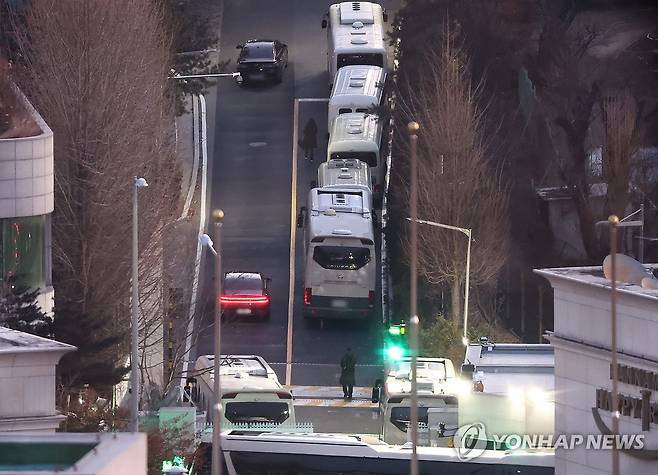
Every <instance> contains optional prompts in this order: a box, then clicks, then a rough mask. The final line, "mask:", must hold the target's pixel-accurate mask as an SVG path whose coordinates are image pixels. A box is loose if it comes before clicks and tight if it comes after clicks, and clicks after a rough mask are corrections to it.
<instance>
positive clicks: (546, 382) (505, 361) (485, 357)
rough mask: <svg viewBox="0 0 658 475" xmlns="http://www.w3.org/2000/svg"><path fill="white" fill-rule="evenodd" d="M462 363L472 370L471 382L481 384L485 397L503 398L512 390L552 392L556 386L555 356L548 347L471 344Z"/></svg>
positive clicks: (550, 346)
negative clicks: (533, 389) (471, 366)
mask: <svg viewBox="0 0 658 475" xmlns="http://www.w3.org/2000/svg"><path fill="white" fill-rule="evenodd" d="M464 363H465V364H473V365H474V366H475V368H474V372H473V379H474V380H478V381H482V383H483V385H484V390H485V392H488V393H497V394H504V393H507V392H509V389H510V388H511V387H517V388H524V387H525V388H529V387H536V388H540V389H543V390H546V391H552V390H553V389H554V386H555V375H554V373H555V356H554V352H553V346H552V345H550V344H518V343H495V344H494V343H489V342H486V343H485V344H482V343H476V344H471V345H469V346H468V348H467V349H466V355H465V357H464Z"/></svg>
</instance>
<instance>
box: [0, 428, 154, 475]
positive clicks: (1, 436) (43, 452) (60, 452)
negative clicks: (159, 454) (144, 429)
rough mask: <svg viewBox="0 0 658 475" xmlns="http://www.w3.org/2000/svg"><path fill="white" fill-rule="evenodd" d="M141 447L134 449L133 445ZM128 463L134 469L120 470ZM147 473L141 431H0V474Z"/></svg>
mask: <svg viewBox="0 0 658 475" xmlns="http://www.w3.org/2000/svg"><path fill="white" fill-rule="evenodd" d="M138 446H139V447H140V448H141V449H142V450H140V451H137V450H135V449H136V447H138ZM129 463H132V464H133V467H134V470H131V471H130V472H126V471H123V469H125V468H127V465H128V464H129ZM112 468H114V469H117V472H114V473H134V474H141V473H144V474H145V473H146V435H145V434H143V433H126V432H112V433H86V434H76V433H61V432H58V433H49V434H48V433H46V434H44V433H32V432H20V433H17V432H7V433H0V474H3V473H12V474H22V473H24V474H40V475H48V474H55V473H57V474H74V473H78V474H79V473H84V474H96V473H109V472H108V470H110V469H112Z"/></svg>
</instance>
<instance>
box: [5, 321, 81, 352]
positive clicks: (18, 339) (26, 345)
mask: <svg viewBox="0 0 658 475" xmlns="http://www.w3.org/2000/svg"><path fill="white" fill-rule="evenodd" d="M75 349H76V347H75V346H72V345H67V344H66V343H60V342H59V341H55V340H50V339H48V338H42V337H40V336H36V335H31V334H30V333H25V332H21V331H18V330H12V329H10V328H6V327H2V326H0V354H3V353H4V354H7V353H43V352H50V351H54V352H61V353H68V352H69V351H73V350H75Z"/></svg>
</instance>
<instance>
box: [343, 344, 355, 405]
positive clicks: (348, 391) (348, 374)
mask: <svg viewBox="0 0 658 475" xmlns="http://www.w3.org/2000/svg"><path fill="white" fill-rule="evenodd" d="M355 367H356V357H355V356H354V353H352V349H351V348H348V349H347V351H346V352H345V354H344V355H343V357H342V358H341V359H340V384H341V385H342V386H343V397H344V398H345V399H352V392H353V391H354V369H355Z"/></svg>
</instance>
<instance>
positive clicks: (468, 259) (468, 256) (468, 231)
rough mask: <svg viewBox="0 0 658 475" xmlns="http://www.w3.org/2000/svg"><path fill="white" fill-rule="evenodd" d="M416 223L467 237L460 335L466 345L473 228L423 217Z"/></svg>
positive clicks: (410, 219)
mask: <svg viewBox="0 0 658 475" xmlns="http://www.w3.org/2000/svg"><path fill="white" fill-rule="evenodd" d="M407 219H408V220H409V221H412V220H413V217H411V218H407ZM416 222H417V223H420V224H427V225H429V226H435V227H437V228H443V229H451V230H453V231H459V232H460V233H463V234H465V235H466V236H467V237H468V246H467V247H466V282H465V289H464V334H463V336H462V343H463V344H464V346H466V345H468V292H469V289H470V287H471V285H470V282H471V281H470V277H471V241H472V240H473V230H472V229H469V228H460V227H458V226H450V225H449V224H441V223H435V222H434V221H427V220H424V219H416Z"/></svg>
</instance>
